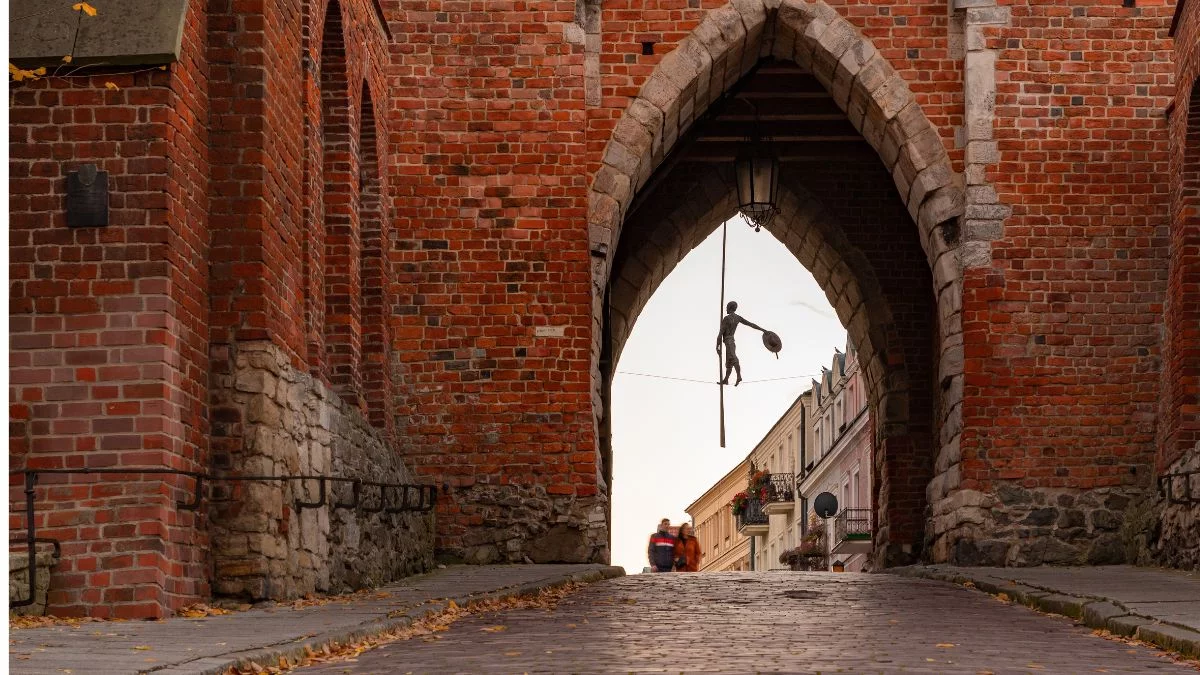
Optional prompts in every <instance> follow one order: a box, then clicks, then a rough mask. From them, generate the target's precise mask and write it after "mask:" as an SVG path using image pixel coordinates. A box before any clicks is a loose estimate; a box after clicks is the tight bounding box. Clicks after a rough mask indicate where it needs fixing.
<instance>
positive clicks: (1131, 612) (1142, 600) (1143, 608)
mask: <svg viewBox="0 0 1200 675" xmlns="http://www.w3.org/2000/svg"><path fill="white" fill-rule="evenodd" d="M897 571H898V573H900V574H903V575H905V576H915V577H923V578H928V579H937V580H945V581H953V582H954V583H959V584H961V583H964V582H965V581H970V582H972V585H974V586H975V588H977V589H979V590H982V591H984V592H988V593H992V594H999V593H1006V594H1008V595H1009V596H1010V597H1012V598H1013V599H1014V600H1016V601H1017V602H1020V603H1022V604H1025V605H1029V606H1030V607H1035V608H1037V609H1040V610H1042V611H1045V612H1050V613H1053V614H1061V615H1064V616H1069V617H1072V618H1075V619H1079V620H1081V621H1082V622H1083V623H1085V624H1086V625H1088V626H1091V627H1093V628H1103V629H1107V630H1109V631H1111V632H1113V633H1116V634H1118V635H1123V636H1136V637H1138V638H1139V639H1143V640H1146V641H1147V642H1152V643H1154V644H1156V645H1158V646H1161V647H1163V648H1165V649H1169V650H1172V651H1176V652H1179V653H1182V654H1186V655H1196V654H1200V573H1196V572H1184V571H1180V570H1167V569H1159V568H1145V567H1131V566H1128V565H1110V566H1104V567H1028V568H997V567H953V566H949V565H925V566H920V565H917V566H912V567H908V568H902V570H897Z"/></svg>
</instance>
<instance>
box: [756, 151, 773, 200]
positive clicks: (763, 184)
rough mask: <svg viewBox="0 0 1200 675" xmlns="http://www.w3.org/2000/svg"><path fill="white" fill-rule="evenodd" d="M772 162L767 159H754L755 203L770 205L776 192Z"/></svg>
mask: <svg viewBox="0 0 1200 675" xmlns="http://www.w3.org/2000/svg"><path fill="white" fill-rule="evenodd" d="M771 164H772V162H771V160H769V159H767V158H765V157H761V156H759V157H755V158H754V203H755V204H769V203H770V202H771V195H772V193H773V192H774V190H772V187H774V185H773V184H774V182H775V172H774V171H772V170H771V169H772V166H771Z"/></svg>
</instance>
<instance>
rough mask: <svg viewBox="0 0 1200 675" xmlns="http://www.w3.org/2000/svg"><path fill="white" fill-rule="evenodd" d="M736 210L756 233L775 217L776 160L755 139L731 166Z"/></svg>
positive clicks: (776, 196) (777, 163) (777, 178)
mask: <svg viewBox="0 0 1200 675" xmlns="http://www.w3.org/2000/svg"><path fill="white" fill-rule="evenodd" d="M733 170H734V174H735V176H736V179H737V192H738V210H739V211H741V212H742V215H743V216H745V217H746V220H749V221H750V224H751V225H753V226H754V231H755V232H758V231H759V230H761V229H762V228H764V227H766V226H767V225H768V224H769V223H770V222H771V219H772V218H774V217H775V214H776V213H779V206H778V196H779V158H778V157H776V156H775V153H773V152H771V150H770V149H769V148H768V147H767V146H766V145H765V144H763V143H761V142H760V141H759V140H758V139H757V138H756V139H754V140H752V141H751V142H750V148H749V150H748V151H747V152H745V153H743V154H741V155H740V156H739V157H738V158H737V160H735V161H734V164H733Z"/></svg>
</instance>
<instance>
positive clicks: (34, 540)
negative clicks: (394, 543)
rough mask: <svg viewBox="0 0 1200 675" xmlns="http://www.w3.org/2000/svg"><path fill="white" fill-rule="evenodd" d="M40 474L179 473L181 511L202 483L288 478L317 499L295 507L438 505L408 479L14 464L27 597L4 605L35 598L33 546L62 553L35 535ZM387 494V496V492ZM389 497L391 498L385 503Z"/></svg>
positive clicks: (431, 488)
mask: <svg viewBox="0 0 1200 675" xmlns="http://www.w3.org/2000/svg"><path fill="white" fill-rule="evenodd" d="M43 474H96V475H122V474H123V475H162V476H184V477H186V478H191V479H193V481H194V483H193V492H192V499H191V500H190V501H186V502H175V507H176V508H178V509H180V510H182V511H195V510H197V509H199V508H200V503H201V502H202V501H203V498H204V484H205V482H206V481H207V482H209V483H218V482H289V481H300V482H301V485H302V486H303V485H304V481H317V499H316V501H305V500H303V499H299V498H298V499H296V501H295V503H294V506H295V508H296V510H297V511H299V510H301V509H315V508H322V507H325V506H329V507H331V508H333V509H356V510H358V511H361V512H363V513H380V512H383V513H391V514H394V513H404V512H408V511H412V512H418V511H420V512H425V511H431V510H433V507H434V506H435V505H436V504H437V492H438V490H437V486H435V485H417V484H412V483H384V482H380V481H370V480H362V479H359V478H343V477H340V476H317V475H295V476H214V475H211V474H206V473H201V472H199V471H183V470H179V469H160V468H133V467H130V468H105V469H16V470H13V471H9V472H8V475H9V476H16V475H23V476H24V480H25V528H24V529H25V536H24V537H19V538H16V539H10V540H9V545H10V546H12V545H14V544H18V545H24V546H25V547H27V548H28V551H29V563H28V569H29V597H28V598H27V599H25V600H16V601H13V602H10V603H9V607H25V606H27V605H32V604H33V603H34V601H35V599H36V597H37V545H38V544H39V543H48V544H53V545H54V552H55V557H56V558H59V557H61V552H62V548H61V546H60V543H61V542H60V541H59V540H57V539H54V538H51V537H39V536H37V520H36V518H35V515H36V514H35V510H34V502H35V500H36V493H37V490H36V487H37V482H38V476H39V475H43ZM331 483H332V484H346V483H349V484H350V490H349V493H350V494H349V499H347V500H344V501H343V500H339V499H336V498H335V499H334V500H333V501H329V493H330V492H332V490H331V489H329V487H328V486H329V484H331ZM364 488H366V489H367V491H369V492H373V491H374V489H375V488H377V489H378V491H379V498H378V500H372V499H371V498H370V495H368V498H367V499H366V500H364V499H363V492H364ZM448 489H449V486H448V485H443V486H442V491H443V492H446V491H448ZM389 494H391V495H392V498H391V499H390V500H389V499H388V495H389ZM389 502H390V503H389Z"/></svg>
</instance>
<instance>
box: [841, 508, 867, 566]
mask: <svg viewBox="0 0 1200 675" xmlns="http://www.w3.org/2000/svg"><path fill="white" fill-rule="evenodd" d="M870 552H871V509H842V512H841V513H839V514H838V515H837V518H836V519H835V520H834V523H833V553H838V554H842V555H853V554H855V553H870Z"/></svg>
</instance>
